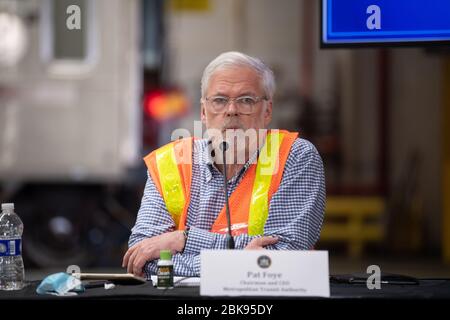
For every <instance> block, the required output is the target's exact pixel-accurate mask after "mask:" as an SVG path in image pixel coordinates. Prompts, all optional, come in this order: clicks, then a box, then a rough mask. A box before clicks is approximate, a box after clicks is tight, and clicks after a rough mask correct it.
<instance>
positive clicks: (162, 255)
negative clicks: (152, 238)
mask: <svg viewBox="0 0 450 320" xmlns="http://www.w3.org/2000/svg"><path fill="white" fill-rule="evenodd" d="M156 275H157V277H158V282H157V285H156V287H157V288H158V289H173V262H172V252H171V251H170V250H161V251H160V252H159V261H158V271H157V273H156Z"/></svg>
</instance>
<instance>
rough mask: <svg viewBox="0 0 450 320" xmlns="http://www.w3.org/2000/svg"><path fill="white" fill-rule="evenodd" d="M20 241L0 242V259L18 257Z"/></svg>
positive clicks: (8, 240)
mask: <svg viewBox="0 0 450 320" xmlns="http://www.w3.org/2000/svg"><path fill="white" fill-rule="evenodd" d="M20 249H21V239H7V240H0V257H4V256H20V255H21V253H22V252H21V251H20Z"/></svg>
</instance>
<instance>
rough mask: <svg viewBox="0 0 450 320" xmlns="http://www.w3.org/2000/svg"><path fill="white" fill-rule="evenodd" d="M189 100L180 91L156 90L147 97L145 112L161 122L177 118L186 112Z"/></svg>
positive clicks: (145, 99)
mask: <svg viewBox="0 0 450 320" xmlns="http://www.w3.org/2000/svg"><path fill="white" fill-rule="evenodd" d="M187 109H188V100H187V98H186V97H185V96H184V94H182V93H181V92H180V91H163V90H155V91H151V92H149V93H148V94H146V95H145V98H144V111H145V113H146V114H147V115H148V116H149V117H152V118H154V119H156V120H159V121H164V120H168V119H172V118H175V117H177V116H180V115H182V114H184V113H185V112H186V110H187Z"/></svg>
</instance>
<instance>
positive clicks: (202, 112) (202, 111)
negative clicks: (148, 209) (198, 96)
mask: <svg viewBox="0 0 450 320" xmlns="http://www.w3.org/2000/svg"><path fill="white" fill-rule="evenodd" d="M200 120H202V123H203V124H204V125H205V126H206V111H205V104H204V103H203V102H202V101H200Z"/></svg>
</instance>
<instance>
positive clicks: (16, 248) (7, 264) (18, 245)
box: [0, 203, 25, 290]
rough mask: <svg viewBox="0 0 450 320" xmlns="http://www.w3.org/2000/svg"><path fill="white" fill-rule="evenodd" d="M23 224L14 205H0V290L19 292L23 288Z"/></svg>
mask: <svg viewBox="0 0 450 320" xmlns="http://www.w3.org/2000/svg"><path fill="white" fill-rule="evenodd" d="M22 233H23V223H22V220H20V218H19V216H18V215H17V214H16V213H15V212H14V203H2V213H1V214H0V290H20V289H22V288H23V287H24V286H25V282H24V279H25V270H24V266H23V260H22Z"/></svg>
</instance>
